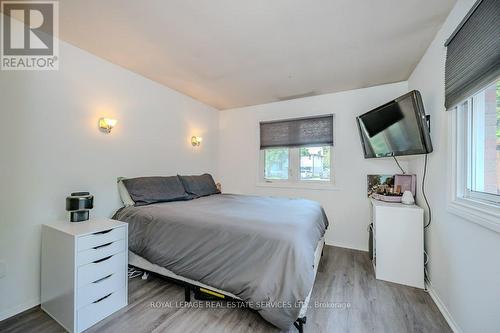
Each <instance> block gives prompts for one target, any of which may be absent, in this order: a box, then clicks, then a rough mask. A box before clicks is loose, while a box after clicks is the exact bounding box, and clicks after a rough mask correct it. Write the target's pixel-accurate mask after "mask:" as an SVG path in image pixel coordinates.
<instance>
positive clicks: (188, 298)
mask: <svg viewBox="0 0 500 333" xmlns="http://www.w3.org/2000/svg"><path fill="white" fill-rule="evenodd" d="M184 300H185V301H186V302H191V289H190V288H189V286H188V285H186V286H184Z"/></svg>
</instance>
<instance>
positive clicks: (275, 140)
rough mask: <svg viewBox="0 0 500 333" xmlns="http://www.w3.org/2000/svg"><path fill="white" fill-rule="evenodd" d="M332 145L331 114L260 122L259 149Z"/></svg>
mask: <svg viewBox="0 0 500 333" xmlns="http://www.w3.org/2000/svg"><path fill="white" fill-rule="evenodd" d="M319 145H321V146H333V115H331V114H330V115H323V116H316V117H309V118H296V119H285V120H277V121H266V122H261V123H260V149H265V148H272V147H307V146H319Z"/></svg>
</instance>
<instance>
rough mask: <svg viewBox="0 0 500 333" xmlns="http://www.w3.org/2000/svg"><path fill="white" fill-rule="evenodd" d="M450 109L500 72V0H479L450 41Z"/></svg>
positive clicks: (447, 78)
mask: <svg viewBox="0 0 500 333" xmlns="http://www.w3.org/2000/svg"><path fill="white" fill-rule="evenodd" d="M445 46H446V47H447V55H446V70H445V93H446V100H445V106H446V109H448V110H449V109H450V108H451V107H453V106H455V105H457V104H458V103H460V102H461V101H463V100H465V99H466V98H468V97H470V96H472V95H473V94H474V93H476V92H478V91H479V90H480V89H482V88H484V87H485V86H486V85H488V84H489V83H491V82H492V81H494V80H495V79H497V78H498V77H499V76H500V0H479V1H477V2H476V4H475V5H474V6H473V8H472V9H471V10H470V11H469V13H468V14H467V16H466V17H465V18H464V19H463V21H462V22H461V23H460V25H459V26H458V27H457V29H456V30H455V31H454V33H453V34H452V35H451V36H450V38H449V39H448V40H447V41H446V43H445Z"/></svg>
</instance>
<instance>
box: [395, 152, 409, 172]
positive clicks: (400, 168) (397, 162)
mask: <svg viewBox="0 0 500 333" xmlns="http://www.w3.org/2000/svg"><path fill="white" fill-rule="evenodd" d="M392 158H393V159H394V161H396V164H397V165H398V167H399V170H401V172H402V173H403V175H406V171H404V170H403V168H402V167H401V164H399V161H398V159H397V158H396V156H394V155H392Z"/></svg>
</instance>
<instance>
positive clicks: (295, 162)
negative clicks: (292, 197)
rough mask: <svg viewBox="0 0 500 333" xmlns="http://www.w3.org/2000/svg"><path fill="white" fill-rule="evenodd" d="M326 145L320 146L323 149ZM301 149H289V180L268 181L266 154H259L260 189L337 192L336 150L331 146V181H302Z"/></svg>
mask: <svg viewBox="0 0 500 333" xmlns="http://www.w3.org/2000/svg"><path fill="white" fill-rule="evenodd" d="M323 146H324V145H318V147H323ZM299 151H300V147H298V148H288V179H266V178H265V177H264V175H265V152H264V149H262V150H260V153H259V181H258V183H257V186H260V187H277V188H299V189H314V190H337V188H336V187H335V167H334V165H335V164H334V161H335V149H334V146H330V180H309V179H300V153H299Z"/></svg>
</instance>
